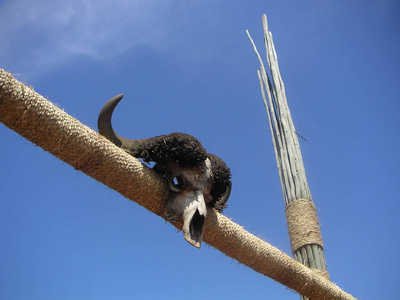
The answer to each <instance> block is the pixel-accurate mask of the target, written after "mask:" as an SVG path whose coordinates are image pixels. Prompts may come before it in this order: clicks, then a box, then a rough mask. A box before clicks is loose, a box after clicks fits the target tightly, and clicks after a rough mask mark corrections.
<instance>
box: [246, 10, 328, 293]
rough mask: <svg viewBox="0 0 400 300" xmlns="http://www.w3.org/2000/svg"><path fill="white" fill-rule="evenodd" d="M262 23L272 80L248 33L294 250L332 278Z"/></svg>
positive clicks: (264, 19)
mask: <svg viewBox="0 0 400 300" xmlns="http://www.w3.org/2000/svg"><path fill="white" fill-rule="evenodd" d="M262 23H263V29H264V41H265V48H266V54H267V62H268V69H269V73H270V74H271V78H272V80H271V79H270V77H269V75H268V72H267V70H266V69H265V67H264V63H263V61H262V59H261V56H260V54H259V53H258V51H257V48H256V46H255V44H254V42H253V40H252V38H251V36H250V34H249V32H248V31H247V34H248V36H249V38H250V40H251V43H252V44H253V47H254V50H255V52H256V54H257V56H258V59H259V61H260V64H261V67H260V70H258V71H257V72H258V77H259V80H260V87H261V93H262V98H263V100H264V104H265V107H266V110H267V115H268V121H269V125H270V129H271V136H272V142H273V146H274V150H275V157H276V161H277V166H278V173H279V178H280V180H281V186H282V193H283V197H284V201H285V207H286V220H287V224H288V230H289V237H290V242H291V246H292V253H293V256H294V258H295V259H296V260H297V261H299V262H301V263H303V264H304V265H306V266H307V267H310V268H313V269H315V270H316V272H318V273H319V274H321V275H322V276H324V277H326V278H327V279H329V274H328V272H327V271H326V261H325V257H324V251H323V242H322V237H321V232H320V226H319V223H318V218H317V213H316V209H315V206H314V203H313V202H312V198H311V193H310V190H309V187H308V183H307V177H306V172H305V168H304V164H303V159H302V156H301V150H300V145H299V141H298V138H297V134H296V130H295V127H294V124H293V120H292V117H291V114H290V110H289V106H288V104H287V101H286V94H285V86H284V84H283V81H282V77H281V75H280V72H279V66H278V58H277V55H276V51H275V46H274V43H273V40H272V33H271V32H270V31H269V30H268V23H267V17H266V15H263V17H262ZM266 95H267V96H266ZM267 98H268V100H267ZM303 299H304V297H303Z"/></svg>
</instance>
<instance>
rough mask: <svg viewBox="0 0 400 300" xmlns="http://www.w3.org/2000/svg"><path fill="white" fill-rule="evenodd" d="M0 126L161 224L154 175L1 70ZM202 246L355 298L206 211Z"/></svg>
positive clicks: (326, 292) (162, 191)
mask: <svg viewBox="0 0 400 300" xmlns="http://www.w3.org/2000/svg"><path fill="white" fill-rule="evenodd" d="M0 122H2V123H3V124H4V125H6V126H7V127H9V128H10V129H12V130H14V131H15V132H17V133H19V134H20V135H22V136H23V137H25V138H26V139H28V140H29V141H31V142H33V143H35V144H36V145H37V146H39V147H41V148H43V150H45V151H48V152H50V153H51V154H53V155H54V156H56V157H58V158H59V159H61V160H62V161H64V162H66V163H68V164H70V165H71V166H73V167H74V168H75V169H77V170H79V171H82V172H84V173H85V174H87V175H88V176H91V177H93V178H94V179H96V180H97V181H100V182H102V183H104V184H105V185H107V186H109V187H110V188H112V189H114V190H116V191H118V192H119V193H120V194H121V195H123V196H125V197H126V198H128V199H131V200H133V201H135V202H137V203H138V204H139V205H141V206H143V207H145V208H146V209H148V210H150V211H151V212H153V213H155V214H157V215H158V216H161V217H163V218H164V219H165V215H164V207H165V205H164V200H165V199H166V197H167V195H168V189H167V187H166V185H165V183H164V181H163V180H162V178H161V177H160V176H159V175H158V174H157V173H155V172H154V171H153V170H151V169H149V168H147V167H146V166H144V165H142V164H141V163H140V161H138V160H137V159H136V158H134V157H132V156H131V155H129V154H127V153H125V152H124V151H123V150H122V149H120V148H118V147H116V146H115V145H114V144H112V143H111V142H109V141H108V140H107V139H105V138H104V137H102V136H100V135H99V134H97V133H96V132H95V131H94V130H92V129H90V128H89V127H87V126H85V125H83V124H81V123H80V122H79V121H78V120H76V119H75V118H73V117H71V116H69V115H68V114H67V113H65V112H64V111H63V110H61V109H59V108H57V107H56V106H55V105H54V104H52V103H51V102H50V101H48V100H46V99H45V98H43V97H42V96H41V95H39V94H38V93H36V92H35V91H33V89H31V88H29V87H27V86H26V85H24V84H23V83H21V82H19V81H17V80H16V79H15V78H13V76H12V75H11V74H10V73H7V72H5V71H4V70H3V69H0ZM180 226H181V225H178V227H180ZM179 229H181V227H180V228H179ZM204 241H205V242H206V243H208V244H209V245H211V246H213V247H214V248H216V249H218V250H220V251H222V252H223V253H225V254H226V255H228V256H230V257H232V258H233V259H236V260H237V261H239V262H240V263H242V264H245V265H247V266H249V267H250V268H252V269H253V270H255V271H257V272H259V273H261V274H263V275H266V276H268V277H270V278H272V279H274V280H276V281H278V282H280V283H281V284H284V285H286V286H287V287H289V288H291V289H293V290H296V291H297V292H299V293H300V294H303V295H306V296H307V297H309V298H312V299H355V298H354V297H352V296H351V295H350V294H347V293H345V292H344V291H343V290H341V289H340V288H339V287H337V286H336V285H335V284H333V283H331V282H329V281H328V280H326V279H325V278H323V277H322V276H319V275H318V274H315V273H314V272H313V271H312V270H310V269H308V268H307V267H305V266H303V265H302V264H300V263H298V262H296V261H295V260H293V259H292V258H290V257H289V256H288V255H286V254H285V253H283V252H282V251H280V250H279V249H277V248H275V247H273V246H271V245H270V244H268V243H266V242H264V241H262V240H261V239H259V238H257V237H255V236H254V235H252V234H250V233H249V232H247V231H246V230H244V229H243V227H241V226H239V225H238V224H236V223H234V222H232V221H231V220H230V219H228V218H226V217H225V216H223V215H221V214H219V213H216V212H215V211H214V210H210V209H209V211H208V217H207V222H206V228H205V234H204Z"/></svg>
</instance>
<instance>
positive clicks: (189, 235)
mask: <svg viewBox="0 0 400 300" xmlns="http://www.w3.org/2000/svg"><path fill="white" fill-rule="evenodd" d="M193 196H194V197H193V198H192V197H190V198H191V199H190V202H189V203H188V205H187V206H186V207H185V209H184V211H183V236H184V237H185V240H186V241H188V242H189V243H190V244H191V245H193V246H195V247H197V248H200V246H201V242H202V240H203V233H204V223H205V219H206V216H207V208H206V204H205V202H204V196H203V194H202V193H200V192H195V195H193Z"/></svg>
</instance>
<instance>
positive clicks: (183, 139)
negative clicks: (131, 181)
mask: <svg viewBox="0 0 400 300" xmlns="http://www.w3.org/2000/svg"><path fill="white" fill-rule="evenodd" d="M131 154H132V155H133V156H135V157H139V158H142V159H143V160H144V161H145V162H150V161H152V162H155V163H158V164H162V165H163V164H168V163H170V162H173V163H177V164H179V165H180V166H182V167H196V166H199V165H200V164H202V163H203V162H204V161H205V160H206V158H209V159H210V161H211V171H212V178H213V185H212V189H211V191H210V193H211V196H212V201H211V202H209V203H208V204H207V205H208V206H210V207H214V208H215V209H217V210H218V211H219V212H222V211H223V209H224V208H226V201H227V199H226V201H221V197H222V196H223V195H224V194H225V193H226V192H227V189H228V187H229V186H230V178H231V172H230V169H229V168H228V167H227V166H226V164H225V163H224V161H223V160H222V159H220V158H219V157H218V156H215V155H214V154H210V153H207V151H206V149H205V148H204V147H203V146H202V144H201V143H200V142H199V140H198V139H196V138H195V137H193V136H191V135H189V134H186V133H180V132H174V133H171V134H168V135H161V136H157V137H154V138H149V139H146V140H141V142H140V149H138V150H135V152H131Z"/></svg>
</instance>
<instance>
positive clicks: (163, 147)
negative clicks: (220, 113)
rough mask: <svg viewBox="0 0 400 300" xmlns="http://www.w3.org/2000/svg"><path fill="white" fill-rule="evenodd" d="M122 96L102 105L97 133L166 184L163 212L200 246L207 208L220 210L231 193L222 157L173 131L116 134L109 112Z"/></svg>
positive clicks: (228, 176) (191, 240)
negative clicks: (140, 161)
mask: <svg viewBox="0 0 400 300" xmlns="http://www.w3.org/2000/svg"><path fill="white" fill-rule="evenodd" d="M122 97H123V95H117V96H115V97H114V98H112V99H111V100H109V101H108V102H107V103H106V104H105V105H104V106H103V108H102V110H101V111H100V114H99V118H98V129H99V133H100V134H101V135H103V136H105V137H106V138H107V139H109V140H110V141H111V142H113V143H114V144H115V145H117V146H118V147H121V148H122V149H124V150H125V151H126V152H128V153H130V154H131V155H133V156H134V157H136V158H141V159H143V160H144V161H145V162H154V163H155V165H154V167H153V169H154V170H155V171H157V172H158V173H159V174H161V175H162V176H163V177H164V179H165V180H166V181H167V183H168V187H169V189H170V194H169V197H168V199H167V200H166V208H165V215H166V216H167V218H168V220H169V221H170V222H171V223H175V222H176V221H180V222H182V223H183V235H184V237H185V239H186V240H187V241H188V242H189V243H190V244H192V245H193V246H195V247H197V248H200V246H201V242H202V239H203V233H204V222H205V219H206V217H207V208H206V206H208V207H211V208H215V209H216V210H217V211H219V212H222V210H223V209H224V208H226V202H227V201H228V198H229V195H230V192H231V187H232V184H231V173H230V170H229V168H228V167H227V166H226V164H225V163H224V161H223V160H221V159H220V158H219V157H217V156H215V155H213V154H210V153H207V151H206V150H205V149H204V147H203V146H202V145H201V143H200V142H199V141H198V140H197V139H196V138H195V137H193V136H191V135H188V134H185V133H180V132H174V133H171V134H168V135H161V136H156V137H153V138H148V139H136V140H130V139H125V138H123V137H121V136H119V135H118V134H117V133H115V131H114V130H113V127H112V125H111V116H112V113H113V111H114V109H115V107H116V106H117V104H118V103H119V101H121V99H122Z"/></svg>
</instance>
